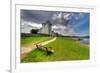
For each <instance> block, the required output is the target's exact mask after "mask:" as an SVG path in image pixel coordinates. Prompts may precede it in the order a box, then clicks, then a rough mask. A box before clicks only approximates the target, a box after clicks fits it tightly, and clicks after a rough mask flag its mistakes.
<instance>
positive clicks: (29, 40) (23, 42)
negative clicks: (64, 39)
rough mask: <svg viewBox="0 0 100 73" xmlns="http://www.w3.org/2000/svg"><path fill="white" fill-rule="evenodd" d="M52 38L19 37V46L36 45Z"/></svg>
mask: <svg viewBox="0 0 100 73" xmlns="http://www.w3.org/2000/svg"><path fill="white" fill-rule="evenodd" d="M51 38H52V37H21V45H26V44H29V43H38V42H42V41H45V40H49V39H51Z"/></svg>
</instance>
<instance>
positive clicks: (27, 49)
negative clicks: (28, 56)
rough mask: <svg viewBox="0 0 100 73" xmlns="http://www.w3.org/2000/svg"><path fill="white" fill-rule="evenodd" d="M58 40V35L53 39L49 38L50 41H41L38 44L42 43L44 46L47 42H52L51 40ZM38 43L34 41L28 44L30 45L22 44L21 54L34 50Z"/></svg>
mask: <svg viewBox="0 0 100 73" xmlns="http://www.w3.org/2000/svg"><path fill="white" fill-rule="evenodd" d="M55 40H56V37H54V38H53V39H50V40H48V41H44V42H41V43H38V45H42V46H44V45H46V44H48V43H51V42H53V41H55ZM35 44H36V43H32V44H28V45H26V46H22V47H21V55H23V54H25V53H28V52H30V51H32V50H34V49H35V48H36V45H35Z"/></svg>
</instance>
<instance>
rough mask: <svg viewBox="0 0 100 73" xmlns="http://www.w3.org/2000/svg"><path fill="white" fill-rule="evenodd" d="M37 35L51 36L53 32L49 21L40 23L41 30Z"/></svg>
mask: <svg viewBox="0 0 100 73" xmlns="http://www.w3.org/2000/svg"><path fill="white" fill-rule="evenodd" d="M38 33H39V34H47V35H52V34H53V31H52V24H51V23H50V21H46V22H45V23H42V28H40V29H39V31H38Z"/></svg>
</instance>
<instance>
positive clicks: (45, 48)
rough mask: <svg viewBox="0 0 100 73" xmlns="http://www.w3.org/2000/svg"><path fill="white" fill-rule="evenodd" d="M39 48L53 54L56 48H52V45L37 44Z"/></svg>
mask: <svg viewBox="0 0 100 73" xmlns="http://www.w3.org/2000/svg"><path fill="white" fill-rule="evenodd" d="M36 47H37V49H39V50H43V51H45V52H46V53H47V55H51V54H53V53H54V50H53V49H52V47H44V46H42V45H36Z"/></svg>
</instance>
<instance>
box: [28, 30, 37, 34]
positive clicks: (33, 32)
mask: <svg viewBox="0 0 100 73" xmlns="http://www.w3.org/2000/svg"><path fill="white" fill-rule="evenodd" d="M30 32H31V33H32V34H37V33H38V30H37V29H32V30H31V31H30Z"/></svg>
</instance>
